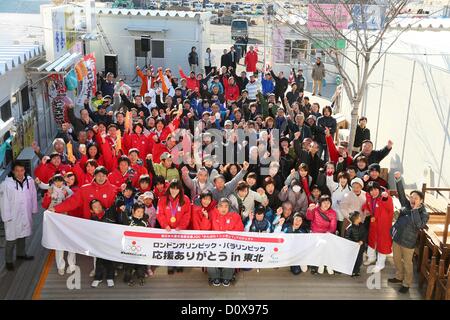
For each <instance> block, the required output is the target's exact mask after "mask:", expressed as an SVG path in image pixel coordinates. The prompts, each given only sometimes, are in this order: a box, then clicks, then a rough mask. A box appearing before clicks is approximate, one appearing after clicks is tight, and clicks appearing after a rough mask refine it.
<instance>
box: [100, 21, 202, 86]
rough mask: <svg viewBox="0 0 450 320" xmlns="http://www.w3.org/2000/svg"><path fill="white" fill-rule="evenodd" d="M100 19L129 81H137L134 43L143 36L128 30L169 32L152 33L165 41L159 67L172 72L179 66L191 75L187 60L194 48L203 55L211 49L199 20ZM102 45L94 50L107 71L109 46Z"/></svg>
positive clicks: (154, 38)
mask: <svg viewBox="0 0 450 320" xmlns="http://www.w3.org/2000/svg"><path fill="white" fill-rule="evenodd" d="M97 19H98V20H99V21H100V23H101V25H102V27H103V30H104V31H105V33H106V35H107V37H108V39H109V41H110V42H111V45H112V47H113V49H114V51H115V52H116V53H117V54H118V56H119V74H120V76H126V78H127V81H128V79H129V80H131V79H133V78H134V77H135V74H136V70H135V67H136V60H135V44H134V40H135V39H140V36H133V35H131V34H130V32H129V31H127V30H125V28H126V27H128V26H142V27H146V28H149V27H151V28H164V29H168V31H166V32H165V33H152V39H153V40H165V48H164V50H165V59H164V60H163V61H160V60H159V59H158V60H155V61H152V64H153V65H154V66H155V67H169V68H171V69H172V70H178V65H181V67H182V68H183V69H184V70H185V71H187V70H188V67H189V65H188V60H187V56H188V54H189V52H190V51H191V47H192V46H196V47H197V51H198V52H199V53H203V52H204V51H205V50H206V47H207V46H208V45H209V44H208V43H204V42H205V41H206V40H205V34H203V32H204V31H203V27H202V25H201V24H200V22H199V20H198V19H188V18H166V17H147V16H118V15H99V16H98V17H97ZM99 41H100V40H99ZM99 41H95V42H94V41H93V42H92V45H91V50H92V51H94V52H95V54H96V57H97V68H98V69H99V70H103V69H104V54H105V52H104V50H103V48H105V50H106V45H105V44H104V43H103V44H101V43H100V42H99ZM201 59H202V55H201V54H200V61H199V62H200V64H201V63H202V60H201Z"/></svg>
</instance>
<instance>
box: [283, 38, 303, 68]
mask: <svg viewBox="0 0 450 320" xmlns="http://www.w3.org/2000/svg"><path fill="white" fill-rule="evenodd" d="M307 48H308V41H307V40H285V41H284V63H298V62H299V61H302V60H304V59H306V52H307V50H308V49H307Z"/></svg>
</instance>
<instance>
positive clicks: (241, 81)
mask: <svg viewBox="0 0 450 320" xmlns="http://www.w3.org/2000/svg"><path fill="white" fill-rule="evenodd" d="M232 72H233V77H234V80H235V81H236V84H237V85H238V87H239V92H242V90H244V89H245V87H246V86H247V83H248V79H247V72H245V71H242V72H241V76H240V77H238V76H237V74H236V69H233V70H232Z"/></svg>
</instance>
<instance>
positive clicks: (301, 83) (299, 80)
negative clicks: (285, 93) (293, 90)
mask: <svg viewBox="0 0 450 320" xmlns="http://www.w3.org/2000/svg"><path fill="white" fill-rule="evenodd" d="M292 74H293V75H294V80H295V83H296V84H297V89H298V91H300V92H303V90H304V89H305V82H306V80H305V77H304V76H303V69H298V73H296V72H295V69H294V68H292Z"/></svg>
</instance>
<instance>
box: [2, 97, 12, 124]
mask: <svg viewBox="0 0 450 320" xmlns="http://www.w3.org/2000/svg"><path fill="white" fill-rule="evenodd" d="M0 113H1V116H2V120H3V121H5V122H6V121H8V120H9V119H11V116H12V115H11V102H10V101H9V100H8V101H6V102H5V103H4V104H3V105H2V106H1V107H0Z"/></svg>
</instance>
